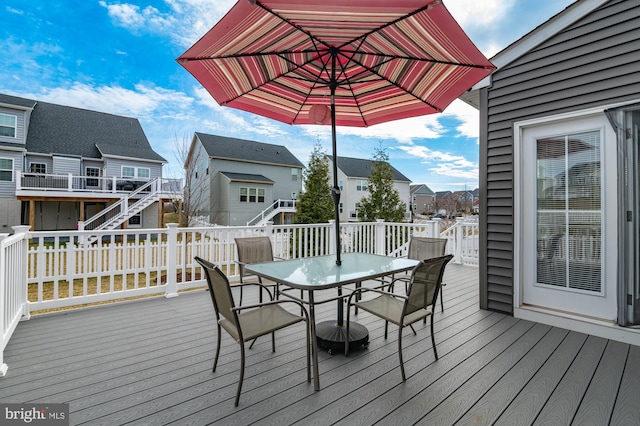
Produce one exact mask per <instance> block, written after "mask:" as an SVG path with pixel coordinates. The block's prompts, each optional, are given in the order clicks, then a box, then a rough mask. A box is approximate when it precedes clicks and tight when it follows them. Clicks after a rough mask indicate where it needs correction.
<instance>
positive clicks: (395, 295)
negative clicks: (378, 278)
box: [347, 287, 408, 306]
mask: <svg viewBox="0 0 640 426" xmlns="http://www.w3.org/2000/svg"><path fill="white" fill-rule="evenodd" d="M369 291H371V292H373V293H378V294H381V295H386V296H391V297H395V298H397V299H402V300H408V297H407V296H403V295H401V294H395V293H391V292H388V291H382V290H378V289H377V288H368V287H360V288H357V289H355V290H353V291H352V292H351V294H350V295H349V299H347V306H349V305H351V299H352V298H353V296H355V295H356V294H362V293H364V292H369Z"/></svg>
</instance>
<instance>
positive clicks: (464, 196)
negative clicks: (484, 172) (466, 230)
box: [453, 191, 474, 213]
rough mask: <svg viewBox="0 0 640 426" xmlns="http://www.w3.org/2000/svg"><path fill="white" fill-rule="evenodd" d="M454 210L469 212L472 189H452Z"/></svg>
mask: <svg viewBox="0 0 640 426" xmlns="http://www.w3.org/2000/svg"><path fill="white" fill-rule="evenodd" d="M453 198H454V199H455V200H456V212H463V213H469V212H471V211H472V210H473V199H474V197H473V191H453Z"/></svg>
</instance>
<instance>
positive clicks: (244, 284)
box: [233, 283, 273, 300]
mask: <svg viewBox="0 0 640 426" xmlns="http://www.w3.org/2000/svg"><path fill="white" fill-rule="evenodd" d="M250 285H257V286H258V287H261V288H263V289H264V290H265V291H266V292H267V294H268V295H269V299H270V300H273V294H271V291H269V288H268V287H267V286H266V285H264V284H261V283H238V284H234V285H233V287H247V286H250Z"/></svg>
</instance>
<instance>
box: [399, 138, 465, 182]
mask: <svg viewBox="0 0 640 426" xmlns="http://www.w3.org/2000/svg"><path fill="white" fill-rule="evenodd" d="M399 149H401V150H402V151H404V152H406V153H407V154H409V155H411V156H413V157H416V158H418V159H419V160H420V162H421V163H422V164H425V165H427V166H429V171H430V172H431V173H433V174H437V175H440V176H448V177H455V178H464V179H476V180H477V179H478V164H476V163H474V162H472V161H469V160H467V159H466V158H464V157H463V156H459V155H452V154H449V153H446V152H442V151H434V150H431V149H429V148H428V147H426V146H423V145H416V144H410V145H402V146H400V147H399Z"/></svg>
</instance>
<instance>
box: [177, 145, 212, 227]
mask: <svg viewBox="0 0 640 426" xmlns="http://www.w3.org/2000/svg"><path fill="white" fill-rule="evenodd" d="M175 140H176V143H175V149H174V156H175V159H176V161H177V162H178V163H179V164H180V165H182V167H183V169H184V186H183V187H182V208H181V209H180V208H179V207H178V206H177V208H176V211H177V212H178V213H179V218H180V220H179V224H180V225H186V226H189V224H191V222H192V221H193V219H194V218H196V217H197V216H201V215H202V214H203V213H205V212H208V209H206V210H205V206H204V202H205V201H206V198H205V195H206V188H207V187H208V185H207V183H208V182H207V181H206V178H207V177H208V176H205V173H204V170H200V169H201V168H202V158H203V156H202V151H201V150H199V149H197V147H194V146H192V139H191V138H189V137H188V136H187V135H184V136H183V137H182V139H179V138H178V137H177V136H176V138H175ZM205 167H206V166H205Z"/></svg>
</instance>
